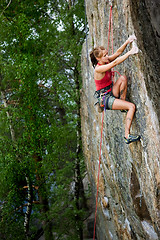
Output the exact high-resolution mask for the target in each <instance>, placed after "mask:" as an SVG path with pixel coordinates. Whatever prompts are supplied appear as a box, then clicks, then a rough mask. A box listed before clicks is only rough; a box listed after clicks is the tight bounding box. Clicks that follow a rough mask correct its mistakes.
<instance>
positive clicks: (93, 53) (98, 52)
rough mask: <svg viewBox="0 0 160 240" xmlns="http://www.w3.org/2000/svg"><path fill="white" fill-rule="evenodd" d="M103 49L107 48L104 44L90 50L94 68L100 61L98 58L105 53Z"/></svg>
mask: <svg viewBox="0 0 160 240" xmlns="http://www.w3.org/2000/svg"><path fill="white" fill-rule="evenodd" d="M102 50H105V48H104V47H103V46H99V47H96V48H94V49H93V50H92V51H91V52H90V58H91V62H92V65H93V67H94V68H95V66H96V65H97V63H98V60H97V58H101V57H102V55H103V53H102Z"/></svg>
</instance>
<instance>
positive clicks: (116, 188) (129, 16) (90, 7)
mask: <svg viewBox="0 0 160 240" xmlns="http://www.w3.org/2000/svg"><path fill="white" fill-rule="evenodd" d="M110 4H112V6H113V29H114V30H113V35H114V50H116V49H117V48H118V47H119V46H120V45H121V44H123V42H125V40H126V39H127V38H128V36H129V35H131V34H135V35H136V37H137V43H136V44H137V46H138V47H139V49H140V51H139V53H138V54H137V55H134V56H131V57H130V58H129V59H127V60H126V61H125V62H124V63H122V64H121V65H120V66H117V67H116V69H115V70H117V71H119V72H120V73H121V74H125V75H126V76H127V78H128V93H127V99H128V100H129V101H131V102H133V103H135V104H136V108H137V110H136V114H135V117H134V121H133V124H132V128H131V132H132V133H138V134H140V135H141V141H140V142H136V143H131V144H130V145H126V144H125V143H124V139H123V137H124V123H125V117H126V114H125V113H121V112H120V111H111V110H107V111H106V112H105V116H104V127H103V143H102V152H101V169H100V185H99V197H98V210H97V224H96V235H97V239H98V240H110V239H113V240H117V239H125V240H129V239H138V240H139V239H147V240H149V239H151V240H154V239H160V126H159V119H160V80H159V76H160V74H159V73H160V60H159V56H160V28H159V26H160V15H159V10H160V2H159V1H158V0H157V1H156V0H154V1H153V0H114V1H105V0H86V13H87V20H88V26H89V34H88V38H87V44H86V43H85V44H84V46H83V50H82V78H83V86H82V92H81V118H82V123H81V125H82V141H83V150H84V155H85V162H86V167H87V172H88V178H89V182H90V184H91V189H92V192H93V198H94V204H95V198H96V186H97V178H98V164H99V144H100V134H101V120H102V119H101V118H102V114H100V113H98V112H97V110H96V108H95V106H94V103H95V101H96V100H95V99H94V98H93V94H94V91H95V84H94V78H93V73H94V69H93V68H92V66H91V62H90V60H89V62H88V59H89V58H88V57H87V50H88V53H89V52H90V51H91V50H92V48H93V47H95V46H96V45H104V46H105V47H107V37H108V36H107V32H108V21H109V10H110ZM126 50H129V46H128V47H127V49H126ZM116 78H118V76H116ZM94 207H95V206H94ZM93 212H94V211H93ZM93 218H94V214H93ZM89 237H92V236H89Z"/></svg>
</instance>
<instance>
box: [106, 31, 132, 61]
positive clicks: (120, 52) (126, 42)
mask: <svg viewBox="0 0 160 240" xmlns="http://www.w3.org/2000/svg"><path fill="white" fill-rule="evenodd" d="M135 39H136V37H135V36H134V35H132V36H130V37H129V38H128V39H127V40H126V41H125V43H124V44H123V45H122V46H121V47H120V48H118V49H117V51H116V52H115V53H114V54H113V55H111V56H109V57H108V58H109V61H110V62H112V61H114V60H115V59H116V58H117V57H119V56H120V55H121V54H122V53H123V52H124V50H125V48H126V47H127V45H128V44H129V43H131V42H133V41H134V40H135Z"/></svg>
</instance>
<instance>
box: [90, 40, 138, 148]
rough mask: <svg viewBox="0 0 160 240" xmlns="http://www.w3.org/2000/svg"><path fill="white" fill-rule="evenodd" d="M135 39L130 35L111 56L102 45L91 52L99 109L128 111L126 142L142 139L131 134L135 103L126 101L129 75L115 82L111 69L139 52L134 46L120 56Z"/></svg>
mask: <svg viewBox="0 0 160 240" xmlns="http://www.w3.org/2000/svg"><path fill="white" fill-rule="evenodd" d="M135 39H136V38H135V36H130V37H129V38H128V39H127V41H126V42H125V43H124V44H123V45H122V46H121V47H120V48H119V49H118V50H117V51H116V52H115V53H114V54H113V55H110V56H108V52H107V50H106V49H105V48H104V47H102V46H100V47H96V48H94V49H93V51H92V52H91V53H90V58H91V62H92V65H93V67H94V68H95V71H94V79H95V85H96V92H95V93H96V95H97V98H98V100H99V103H98V105H99V104H100V105H99V109H101V111H103V109H104V108H105V109H111V110H121V111H122V112H123V111H126V112H127V116H126V121H125V137H124V139H125V142H126V144H129V143H131V142H135V141H138V140H139V139H140V136H139V135H131V134H130V128H131V123H132V120H133V116H134V113H135V105H134V104H133V103H131V102H128V101H126V94H127V77H126V76H120V77H119V78H118V79H117V81H116V82H115V83H114V84H113V82H112V71H111V69H112V68H113V67H115V66H116V65H119V64H120V63H122V62H124V61H125V60H126V59H127V58H128V57H129V56H130V55H133V54H136V53H138V48H137V47H132V49H131V50H130V51H128V52H127V53H125V54H124V55H122V56H120V55H121V54H122V52H123V51H124V50H125V48H126V46H127V45H128V44H129V43H131V42H133V40H135ZM119 56H120V57H119ZM101 101H103V107H104V108H102V105H101ZM100 106H101V107H100Z"/></svg>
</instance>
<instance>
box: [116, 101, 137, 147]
mask: <svg viewBox="0 0 160 240" xmlns="http://www.w3.org/2000/svg"><path fill="white" fill-rule="evenodd" d="M112 109H113V110H119V109H124V110H128V112H127V116H126V122H125V142H126V143H127V144H129V143H131V142H135V141H137V140H139V139H140V136H138V135H135V136H133V135H130V128H131V124H132V120H133V116H134V113H135V105H134V104H133V103H131V102H127V101H124V100H121V99H115V100H114V102H113V105H112Z"/></svg>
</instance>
